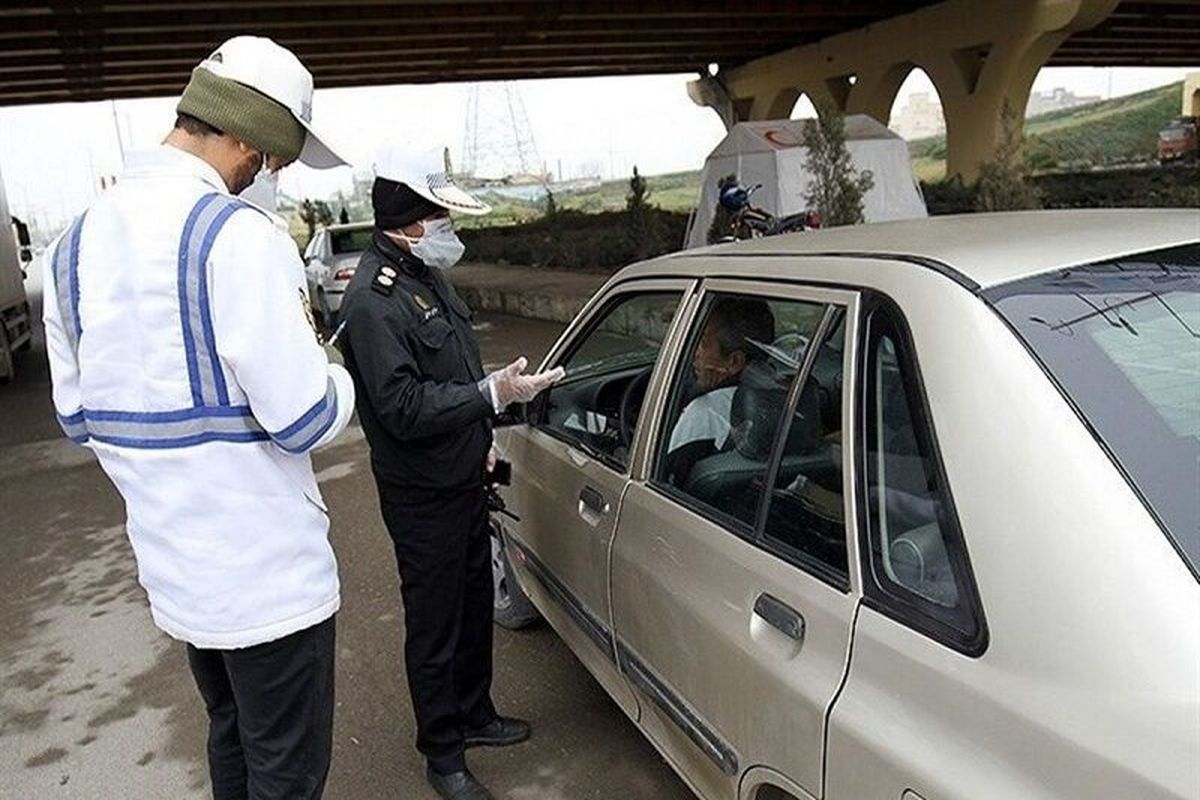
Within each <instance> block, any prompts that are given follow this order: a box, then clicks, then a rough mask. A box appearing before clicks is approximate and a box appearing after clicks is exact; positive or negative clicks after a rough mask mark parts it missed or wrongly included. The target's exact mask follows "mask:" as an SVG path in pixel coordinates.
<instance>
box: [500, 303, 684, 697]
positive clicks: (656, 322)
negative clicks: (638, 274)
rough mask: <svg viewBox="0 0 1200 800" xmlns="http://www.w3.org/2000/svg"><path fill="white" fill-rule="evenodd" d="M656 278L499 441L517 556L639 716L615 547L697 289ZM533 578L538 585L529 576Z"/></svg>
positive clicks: (588, 337)
mask: <svg viewBox="0 0 1200 800" xmlns="http://www.w3.org/2000/svg"><path fill="white" fill-rule="evenodd" d="M692 285H693V282H692V281H686V280H646V281H638V282H636V283H631V284H627V285H622V286H618V287H616V288H614V289H613V290H612V291H610V292H609V293H608V294H607V295H606V296H605V297H603V298H601V299H600V301H599V302H597V303H594V304H593V309H594V311H593V313H590V314H588V315H587V316H586V317H585V319H584V320H583V321H582V322H581V323H579V324H577V325H575V326H574V328H573V331H572V332H570V333H569V334H568V336H567V337H566V338H565V339H564V341H563V342H561V343H560V346H559V347H557V348H556V351H555V352H554V353H552V354H551V357H550V359H549V362H548V363H550V364H551V365H553V366H563V367H564V368H565V369H566V377H565V378H564V380H563V381H562V382H561V383H559V384H558V385H556V386H555V387H554V388H552V389H551V390H549V391H548V392H547V393H545V394H544V395H543V396H542V397H541V398H539V401H538V402H536V403H535V404H533V405H531V407H530V409H529V418H530V421H529V424H527V425H523V426H519V427H516V428H511V429H509V430H507V431H502V432H501V433H500V434H499V435H498V437H497V441H498V443H499V444H500V445H501V447H502V449H503V451H504V456H505V457H506V458H508V459H510V460H511V461H512V462H513V465H514V470H513V478H512V486H511V487H510V488H509V489H508V490H507V491H506V493H505V496H506V498H507V501H508V506H509V508H510V509H511V510H512V511H513V512H514V513H515V514H516V515H517V516H519V517H520V520H519V521H516V520H511V519H507V520H505V522H504V525H505V530H506V533H507V534H508V537H507V542H508V544H509V545H510V550H509V556H510V560H511V561H512V563H513V566H514V567H515V568H516V569H517V570H518V572H519V573H520V574H521V576H522V583H523V585H524V586H525V588H526V589H527V590H528V591H529V593H530V595H531V597H533V598H534V600H535V601H537V602H538V606H539V608H540V609H541V610H542V611H543V613H544V614H545V615H546V617H547V619H548V620H549V621H550V622H551V624H552V625H553V626H554V627H555V629H556V630H557V631H558V632H559V634H560V635H561V636H562V637H563V638H564V639H565V640H567V641H568V642H569V643H570V644H571V646H572V649H573V650H574V651H575V652H576V654H577V655H578V656H579V658H580V659H581V660H582V661H583V662H584V663H585V664H586V665H587V666H588V667H589V669H590V670H591V671H592V672H593V673H594V674H595V675H596V676H597V678H598V679H599V680H600V681H601V683H603V684H604V685H605V687H606V688H607V689H608V691H609V693H610V694H612V695H613V697H614V698H615V699H616V701H617V702H618V704H620V705H621V706H622V707H623V708H624V709H625V710H626V711H627V712H628V713H630V715H634V714H635V713H636V704H635V702H634V700H633V697H632V694H631V693H630V692H629V689H628V687H627V686H626V684H625V682H624V681H623V680H621V678H620V676H619V674H618V673H617V671H616V663H615V662H616V656H615V649H614V646H613V640H612V621H611V609H610V606H609V591H608V559H609V547H610V545H611V543H612V536H613V531H614V528H615V523H616V520H617V517H618V510H619V507H620V504H621V498H622V496H623V494H624V491H625V487H626V485H627V484H628V481H629V466H628V465H629V463H630V457H631V456H632V451H633V445H634V441H635V439H636V433H637V424H638V413H639V411H640V408H641V401H642V399H643V398H644V396H645V393H646V391H647V389H648V388H649V386H650V385H651V384H652V382H653V380H654V379H655V376H656V374H657V371H658V370H661V368H662V367H661V365H660V361H661V360H662V359H661V358H660V355H661V353H662V351H663V349H664V346H665V345H666V344H667V340H668V338H669V337H670V336H671V334H672V325H673V322H674V319H675V317H676V315H677V313H678V311H679V308H680V306H681V304H682V303H683V301H684V297H685V295H686V294H687V292H688V290H689V289H690V288H691V287H692ZM528 577H531V578H532V579H533V580H532V581H530V580H528V579H527V578H528Z"/></svg>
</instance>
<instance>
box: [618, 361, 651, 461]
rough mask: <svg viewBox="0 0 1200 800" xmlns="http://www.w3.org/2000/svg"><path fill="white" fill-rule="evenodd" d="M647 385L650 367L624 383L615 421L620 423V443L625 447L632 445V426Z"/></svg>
mask: <svg viewBox="0 0 1200 800" xmlns="http://www.w3.org/2000/svg"><path fill="white" fill-rule="evenodd" d="M649 385H650V369H649V368H647V369H646V370H645V371H644V372H640V373H638V374H637V375H635V376H634V377H633V378H632V379H631V380H630V381H629V383H627V384H625V391H623V392H622V393H621V405H620V407H619V409H618V411H617V421H618V423H619V424H620V434H621V444H623V445H624V446H625V447H632V446H633V428H634V426H635V425H637V418H638V414H639V413H640V412H641V410H642V401H643V400H645V398H646V387H647V386H649ZM635 398H636V403H635ZM635 406H636V407H635Z"/></svg>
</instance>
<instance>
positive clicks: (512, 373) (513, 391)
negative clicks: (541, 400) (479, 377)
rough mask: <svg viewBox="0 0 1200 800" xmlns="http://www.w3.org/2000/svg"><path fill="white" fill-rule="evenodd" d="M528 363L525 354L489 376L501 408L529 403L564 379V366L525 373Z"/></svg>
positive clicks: (497, 402)
mask: <svg viewBox="0 0 1200 800" xmlns="http://www.w3.org/2000/svg"><path fill="white" fill-rule="evenodd" d="M528 364H529V362H528V361H526V359H525V356H521V357H520V358H518V359H517V360H516V361H514V362H512V363H511V364H509V365H508V366H507V367H505V368H504V369H501V370H497V371H496V372H493V373H492V374H491V375H489V376H488V380H489V381H490V382H491V384H492V389H493V390H494V391H495V393H496V404H497V405H498V406H500V409H501V410H503V409H505V408H507V407H508V406H509V405H510V404H512V403H528V402H529V401H530V400H532V399H533V398H535V397H537V395H538V393H539V392H541V391H542V390H543V389H546V388H549V387H550V386H552V385H554V384H555V383H557V382H558V381H560V380H562V378H563V375H565V374H566V373H565V372H563V368H562V367H555V368H554V369H552V370H549V371H548V372H539V373H537V374H536V375H525V374H524V372H525V367H526V366H527V365H528Z"/></svg>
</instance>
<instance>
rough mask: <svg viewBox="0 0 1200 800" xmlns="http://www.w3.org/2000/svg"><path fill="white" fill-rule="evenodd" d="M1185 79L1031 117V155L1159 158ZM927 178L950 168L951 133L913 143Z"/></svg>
mask: <svg viewBox="0 0 1200 800" xmlns="http://www.w3.org/2000/svg"><path fill="white" fill-rule="evenodd" d="M1182 91H1183V85H1182V84H1181V83H1172V84H1168V85H1167V86H1159V87H1158V88H1156V89H1150V90H1147V91H1145V92H1138V93H1137V94H1130V95H1125V96H1124V97H1115V98H1113V99H1112V100H1102V101H1100V102H1098V103H1089V104H1088V105H1085V106H1076V107H1075V108H1069V109H1066V110H1064V111H1052V112H1050V113H1048V114H1040V115H1038V116H1036V117H1031V118H1029V119H1028V120H1026V122H1025V136H1026V142H1025V157H1026V159H1027V160H1028V162H1029V165H1030V166H1031V167H1032V168H1033V169H1034V170H1035V171H1045V170H1055V169H1081V168H1082V169H1087V168H1089V167H1094V166H1115V165H1120V164H1136V163H1140V162H1146V161H1151V160H1153V159H1154V153H1155V147H1156V144H1157V142H1158V131H1159V129H1160V128H1162V126H1163V125H1165V124H1166V122H1167V121H1168V120H1170V119H1171V118H1172V117H1176V116H1178V115H1179V98H1180V96H1181V93H1182ZM909 152H910V153H911V154H912V157H913V166H914V168H915V169H916V171H917V176H918V177H920V178H922V179H926V180H927V179H930V178H935V177H938V176H939V174H941V175H944V174H945V159H946V138H945V137H944V136H936V137H931V138H928V139H919V140H917V141H914V142H912V143H910V144H909Z"/></svg>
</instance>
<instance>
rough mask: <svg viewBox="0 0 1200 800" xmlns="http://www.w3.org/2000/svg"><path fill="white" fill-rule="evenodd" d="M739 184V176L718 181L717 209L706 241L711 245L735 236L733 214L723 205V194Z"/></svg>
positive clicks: (730, 176)
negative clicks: (727, 189)
mask: <svg viewBox="0 0 1200 800" xmlns="http://www.w3.org/2000/svg"><path fill="white" fill-rule="evenodd" d="M737 182H738V176H737V175H726V176H725V177H723V178H721V179H720V180H719V181H717V207H716V209H715V210H714V212H713V219H712V224H711V225H709V226H708V234H707V235H706V237H705V241H707V242H708V243H709V244H716V243H717V242H719V241H721V240H722V239H727V238H729V237H730V236H732V235H733V212H732V211H730V210H729V209H727V208H726V207H725V206H723V205H721V192H723V191H725V189H726V188H728V187H730V186H736V185H737Z"/></svg>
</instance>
